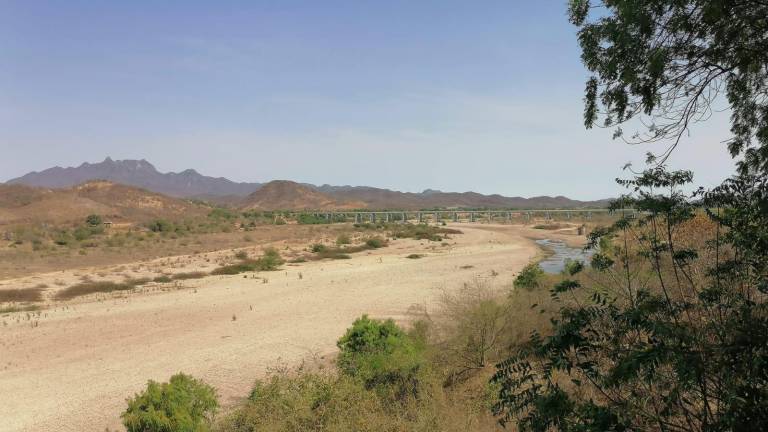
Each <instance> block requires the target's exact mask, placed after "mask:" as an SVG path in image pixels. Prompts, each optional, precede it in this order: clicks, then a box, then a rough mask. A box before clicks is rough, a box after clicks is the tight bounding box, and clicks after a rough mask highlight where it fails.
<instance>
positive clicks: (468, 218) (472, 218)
mask: <svg viewBox="0 0 768 432" xmlns="http://www.w3.org/2000/svg"><path fill="white" fill-rule="evenodd" d="M622 212H623V214H626V215H629V216H630V217H634V216H635V210H634V209H625V210H618V211H616V212H615V213H618V214H622ZM608 213H609V210H608V209H605V208H600V209H560V210H541V209H536V210H533V209H532V210H519V209H518V210H418V211H404V210H382V211H329V212H303V213H293V214H294V215H299V214H311V215H313V216H314V217H316V218H321V219H326V220H328V221H330V222H334V221H336V222H348V221H355V222H356V223H363V222H370V223H376V222H417V223H430V222H431V223H440V222H442V221H449V222H482V221H485V222H508V223H511V222H513V221H516V222H517V221H522V222H529V221H531V220H534V219H544V220H555V219H558V220H562V221H569V220H573V221H579V220H581V221H587V220H591V219H592V218H593V216H594V215H596V214H605V215H607V214H608Z"/></svg>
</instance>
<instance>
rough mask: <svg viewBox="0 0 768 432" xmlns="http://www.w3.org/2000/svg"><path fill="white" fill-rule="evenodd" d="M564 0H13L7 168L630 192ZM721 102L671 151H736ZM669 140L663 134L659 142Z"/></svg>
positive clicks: (1, 10) (725, 164)
mask: <svg viewBox="0 0 768 432" xmlns="http://www.w3.org/2000/svg"><path fill="white" fill-rule="evenodd" d="M565 3H566V2H565V0H546V1H537V2H531V1H514V0H505V1H480V2H478V1H447V0H440V1H427V0H419V1H413V0H403V1H399V0H387V1H361V0H350V1H330V0H325V1H316V0H306V1H242V2H227V1H209V2H199V1H166V2H156V1H137V0H134V1H106V2H105V1H101V2H99V1H66V2H61V1H59V2H54V1H49V2H46V1H28V0H22V1H5V0H0V52H2V60H0V181H4V180H7V179H9V178H12V177H16V176H19V175H22V174H24V173H26V172H28V171H31V170H40V169H44V168H47V167H50V166H53V165H61V166H71V165H79V164H80V163H81V162H83V161H90V162H95V161H100V160H102V159H104V157H106V156H108V155H109V156H111V157H112V158H113V159H124V158H135V159H140V158H146V159H147V160H149V161H151V162H153V163H154V164H155V165H156V166H157V168H158V169H160V170H162V171H179V170H183V169H186V168H195V169H197V170H198V171H200V172H202V173H204V174H208V175H214V176H226V177H229V178H231V179H233V180H238V181H267V180H271V179H292V180H297V181H304V182H311V183H317V184H322V183H330V184H355V185H362V184H364V185H370V186H378V187H387V188H392V189H399V190H407V191H420V190H422V189H425V188H433V189H441V190H450V191H466V190H475V191H478V192H483V193H500V194H504V195H523V196H531V195H543V194H549V195H554V194H562V195H568V196H571V197H574V198H599V197H605V196H610V195H613V194H615V193H617V190H618V189H617V187H616V186H615V185H614V183H613V179H614V178H615V177H616V176H619V175H621V174H622V173H621V166H622V165H623V164H624V163H626V162H628V161H634V162H636V165H637V166H639V165H640V162H642V160H643V155H644V153H645V152H646V151H648V150H652V149H653V147H648V146H643V147H632V146H628V145H626V144H623V143H622V142H620V141H612V140H611V138H610V135H611V134H610V131H606V130H592V131H586V130H584V128H583V126H582V117H581V112H582V102H581V100H582V90H583V87H584V79H585V77H586V72H585V71H584V69H583V67H582V66H581V64H580V61H579V50H578V47H577V45H576V40H575V29H574V28H573V27H572V26H571V25H570V24H569V23H568V21H567V18H566V13H565ZM727 136H728V135H727V113H721V114H719V115H716V116H715V118H714V119H713V120H712V121H711V122H710V123H709V124H707V125H706V126H700V127H696V128H695V129H694V130H693V131H692V134H691V137H690V138H689V139H686V140H685V141H684V142H683V143H682V145H681V146H680V148H679V149H678V151H677V153H676V154H675V155H674V157H673V158H672V163H673V165H675V166H678V167H679V166H684V167H687V168H691V169H694V170H695V172H696V179H697V181H698V183H700V184H702V185H705V186H709V185H713V184H715V183H717V182H718V181H719V180H720V179H721V178H723V177H724V176H726V175H727V174H728V173H729V172H730V170H731V169H732V166H733V164H732V162H731V160H730V158H729V156H728V155H727V153H726V151H725V147H724V145H723V144H721V141H722V140H723V139H725V138H727ZM657 148H658V147H657Z"/></svg>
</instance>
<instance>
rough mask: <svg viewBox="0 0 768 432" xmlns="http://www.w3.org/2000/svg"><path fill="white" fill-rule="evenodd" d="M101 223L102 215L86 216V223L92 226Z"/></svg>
mask: <svg viewBox="0 0 768 432" xmlns="http://www.w3.org/2000/svg"><path fill="white" fill-rule="evenodd" d="M101 223H102V220H101V216H99V215H97V214H91V215H88V217H86V218H85V224H86V225H89V226H92V227H95V226H99V225H101Z"/></svg>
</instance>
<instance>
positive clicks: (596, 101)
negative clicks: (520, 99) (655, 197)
mask: <svg viewBox="0 0 768 432" xmlns="http://www.w3.org/2000/svg"><path fill="white" fill-rule="evenodd" d="M569 14H570V20H571V22H572V23H573V24H575V25H576V26H578V27H579V32H578V38H579V44H580V45H581V49H582V60H583V62H584V65H585V66H586V67H587V69H589V71H590V72H592V74H593V75H592V77H590V78H589V79H588V81H587V84H586V96H585V110H584V121H585V124H586V126H587V127H588V128H589V127H592V126H593V125H595V124H600V123H602V125H604V126H607V127H613V126H617V129H616V135H617V136H620V135H622V134H623V132H622V130H621V128H620V126H619V125H621V124H622V123H625V122H627V121H629V120H630V119H633V118H638V117H640V118H641V119H642V120H643V124H644V125H646V126H648V127H647V130H645V131H642V132H639V133H637V134H634V135H633V136H631V137H630V138H628V140H629V141H633V142H643V141H659V140H666V139H669V138H671V139H672V140H673V141H672V145H671V146H670V147H669V148H668V149H667V151H666V152H665V153H664V155H662V157H661V159H660V162H664V159H665V158H666V156H667V155H668V154H669V152H670V151H672V149H674V147H675V146H676V145H677V143H678V142H679V139H680V137H681V136H683V135H684V134H685V132H686V131H687V130H688V128H689V126H690V125H691V124H692V123H694V122H697V121H702V120H706V119H707V118H709V115H710V114H711V112H712V108H713V107H712V105H713V103H714V102H715V100H716V99H717V96H718V95H720V94H722V93H725V96H726V101H727V103H728V106H729V108H730V110H731V132H732V134H733V137H732V139H731V140H730V142H729V143H728V148H729V150H730V152H731V154H732V155H733V156H734V157H735V156H737V155H740V154H743V155H744V160H743V163H741V164H740V167H741V169H742V171H744V170H748V169H758V168H759V169H762V170H763V171H766V170H768V20H767V19H766V16H768V2H765V1H764V0H738V1H737V0H643V1H638V0H570V6H569ZM753 140H754V141H757V146H754V145H753Z"/></svg>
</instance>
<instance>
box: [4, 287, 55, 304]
mask: <svg viewBox="0 0 768 432" xmlns="http://www.w3.org/2000/svg"><path fill="white" fill-rule="evenodd" d="M43 291H45V287H40V286H36V287H31V288H15V289H14V288H11V289H7V288H4V289H0V303H21V302H39V301H42V300H43Z"/></svg>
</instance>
